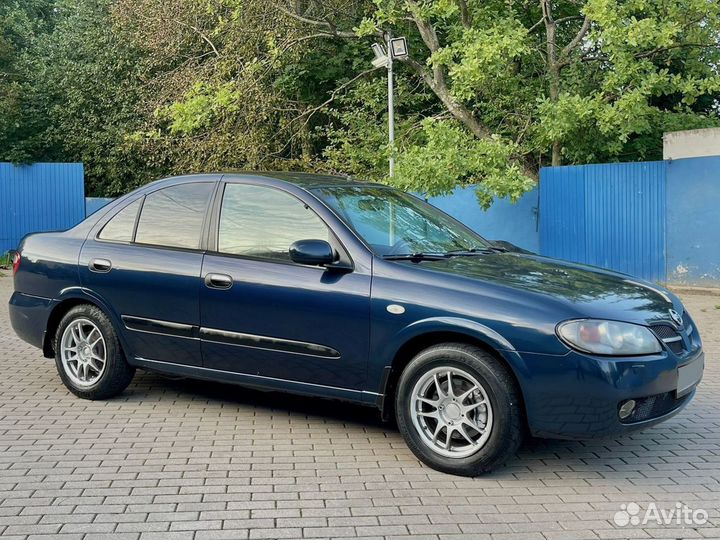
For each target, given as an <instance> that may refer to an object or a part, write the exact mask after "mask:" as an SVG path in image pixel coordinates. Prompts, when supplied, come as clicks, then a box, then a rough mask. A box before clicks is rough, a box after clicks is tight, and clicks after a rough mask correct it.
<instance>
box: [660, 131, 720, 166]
mask: <svg viewBox="0 0 720 540" xmlns="http://www.w3.org/2000/svg"><path fill="white" fill-rule="evenodd" d="M705 156H720V128H707V129H690V130H687V131H672V132H670V133H665V135H663V159H681V158H691V157H705Z"/></svg>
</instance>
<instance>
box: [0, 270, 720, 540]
mask: <svg viewBox="0 0 720 540" xmlns="http://www.w3.org/2000/svg"><path fill="white" fill-rule="evenodd" d="M11 288H12V280H11V279H10V278H9V277H7V276H6V277H3V278H0V304H1V305H0V536H1V537H2V538H3V540H10V539H16V538H17V539H27V538H31V539H39V538H58V539H67V540H70V539H88V540H89V539H95V538H117V539H124V538H127V539H131V540H137V539H140V540H151V539H191V540H203V539H221V538H229V539H245V538H251V539H256V538H347V537H352V538H360V537H362V538H402V537H412V538H414V539H450V538H471V539H492V540H501V539H513V540H515V539H517V540H521V539H528V540H534V539H540V540H542V539H547V540H560V539H571V540H581V539H584V538H593V539H597V538H607V539H610V538H720V417H719V416H718V410H720V365H719V362H718V361H719V360H720V296H712V295H696V294H693V295H689V294H685V295H683V296H684V300H685V302H686V305H687V307H688V309H689V310H690V312H691V313H692V314H693V315H694V317H695V319H696V321H697V323H698V326H699V327H700V330H701V335H702V337H703V339H704V343H705V349H706V354H707V360H706V362H707V367H706V372H705V378H704V381H703V383H702V385H701V387H700V390H699V392H698V395H697V396H696V399H695V400H694V402H693V403H692V404H690V405H689V407H688V408H687V409H686V410H685V411H684V412H683V413H681V414H680V415H679V416H676V417H675V418H673V419H671V420H669V421H667V422H666V423H664V424H661V425H660V426H657V427H654V428H651V429H648V430H646V431H644V432H641V433H638V434H635V435H632V436H628V437H624V438H620V439H616V440H603V441H593V442H584V443H583V442H567V441H542V440H535V439H533V440H530V441H528V442H526V443H525V445H524V446H523V448H522V449H521V451H520V453H519V454H518V455H517V456H515V457H514V458H513V459H511V460H510V462H509V463H508V465H507V466H506V467H504V468H503V469H502V470H500V471H497V472H496V473H494V474H491V475H488V476H484V477H481V478H474V479H469V478H460V477H454V476H450V475H445V474H442V473H438V472H435V471H433V470H431V469H429V468H427V467H425V466H423V465H422V464H420V463H419V462H418V461H417V460H416V459H415V458H414V457H413V456H412V454H411V453H410V452H409V451H408V450H407V448H406V447H405V444H404V443H403V441H402V439H401V438H400V436H399V434H398V432H397V430H396V429H395V428H394V427H393V426H389V425H385V424H382V423H381V422H380V421H379V419H378V415H377V413H376V412H375V411H374V410H373V409H366V408H362V407H355V406H351V405H347V404H339V403H336V402H331V401H324V400H317V399H310V398H301V397H293V396H288V395H283V394H277V393H261V392H256V391H251V390H247V389H242V388H240V387H234V386H229V385H222V384H209V383H205V382H195V381H177V380H171V379H167V378H163V377H160V376H158V375H153V374H148V373H143V372H138V374H137V376H136V378H135V381H134V382H133V384H132V385H131V386H130V388H128V390H127V391H126V392H125V393H124V394H123V395H122V396H121V397H119V398H116V399H112V400H108V401H101V402H90V401H83V400H80V399H78V398H75V397H74V396H72V395H71V394H70V393H69V392H68V391H67V390H66V389H65V388H64V387H63V385H62V384H61V382H60V379H59V378H58V376H57V373H56V371H55V366H54V364H53V363H52V361H49V360H46V359H44V358H43V357H42V354H41V353H40V351H39V350H37V349H34V348H32V347H30V346H29V345H26V344H25V343H23V342H22V341H20V340H19V339H18V338H17V337H16V336H15V335H14V333H13V332H12V329H11V328H10V324H9V321H8V315H7V309H6V307H5V306H6V303H7V300H8V298H9V296H10V293H11ZM629 503H636V504H638V505H639V507H640V513H639V516H640V517H642V516H643V515H644V514H645V511H646V509H647V508H648V507H649V506H650V505H651V503H655V504H656V506H657V509H658V511H659V510H663V511H665V512H668V511H671V510H673V509H675V507H676V504H677V503H680V504H686V505H687V506H688V507H690V508H691V509H693V510H705V511H706V512H707V513H708V522H707V523H706V524H704V525H698V524H691V525H685V524H683V523H680V524H678V523H676V522H675V521H673V522H672V523H671V524H669V525H658V524H657V523H655V522H653V521H652V520H651V521H650V522H648V523H646V524H644V525H643V524H642V523H641V524H638V525H633V524H629V525H627V526H619V525H617V524H616V523H615V521H614V518H615V516H616V513H617V512H619V511H621V505H623V504H625V505H627V504H629ZM630 509H631V510H632V509H634V507H632V506H631V507H630ZM623 516H624V517H628V515H627V514H623V515H620V517H623ZM698 517H702V514H700V515H699V516H698Z"/></svg>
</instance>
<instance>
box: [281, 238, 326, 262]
mask: <svg viewBox="0 0 720 540" xmlns="http://www.w3.org/2000/svg"><path fill="white" fill-rule="evenodd" d="M290 259H291V260H292V261H293V262H295V263H298V264H309V265H313V266H325V265H328V264H332V263H334V262H335V259H336V257H335V250H334V249H333V247H332V246H331V245H330V243H329V242H326V241H325V240H298V241H297V242H293V243H292V244H291V245H290Z"/></svg>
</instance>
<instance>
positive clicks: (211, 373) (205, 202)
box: [10, 173, 704, 475]
mask: <svg viewBox="0 0 720 540" xmlns="http://www.w3.org/2000/svg"><path fill="white" fill-rule="evenodd" d="M13 266H14V286H15V292H14V294H13V295H12V298H11V300H10V316H11V321H12V324H13V327H14V329H15V331H16V332H17V334H18V335H19V336H20V337H21V338H22V339H24V340H26V341H27V342H29V343H31V344H33V345H35V346H37V347H39V348H41V349H42V351H43V353H44V355H45V356H46V357H48V358H54V359H55V364H56V366H57V370H58V373H59V375H60V378H61V379H62V381H63V383H64V384H65V385H66V386H67V388H68V389H69V390H70V391H71V392H73V393H74V394H76V395H77V396H79V397H80V398H84V399H108V398H111V397H113V396H116V395H118V394H120V393H122V392H123V391H124V390H125V388H126V387H127V386H128V385H129V384H130V382H131V380H132V378H133V375H134V373H135V370H136V369H144V370H153V371H157V372H162V373H167V374H172V375H176V376H187V377H195V378H199V379H208V380H215V381H222V382H227V383H236V384H238V385H240V386H246V387H256V388H262V389H269V390H278V391H286V392H295V393H302V394H309V395H313V396H319V397H324V398H334V399H342V400H349V401H353V402H357V403H361V404H366V405H369V406H373V407H377V408H378V409H379V410H380V411H381V414H382V415H383V417H384V418H386V419H389V418H391V417H392V416H394V417H395V418H396V419H397V424H398V426H399V429H400V432H401V433H402V436H403V437H404V438H405V440H406V441H407V444H408V446H409V447H410V449H411V450H412V451H413V452H414V453H415V455H416V456H417V457H418V458H419V459H420V460H422V461H423V462H425V463H427V464H428V465H430V466H431V467H434V468H436V469H438V470H441V471H446V472H450V473H454V474H461V475H477V474H480V473H483V472H486V471H490V470H492V469H494V468H496V467H498V466H499V465H500V464H502V463H503V462H504V461H505V460H506V459H508V457H510V456H512V455H513V454H514V453H515V451H516V450H517V449H518V446H519V444H520V441H521V438H522V435H523V433H526V432H529V433H530V434H532V435H535V436H540V437H550V438H573V439H586V438H596V437H608V436H616V435H620V434H623V433H627V432H630V431H632V430H637V429H640V428H645V427H648V426H651V425H653V424H656V423H658V422H661V421H663V420H665V419H667V418H669V417H671V416H673V415H674V414H677V413H678V412H679V411H680V410H681V409H682V408H683V407H684V406H685V405H687V404H688V403H689V402H690V400H691V399H692V398H693V395H694V393H695V389H696V386H697V384H698V383H699V381H700V379H701V377H702V372H703V362H704V359H703V358H704V357H703V352H702V346H701V341H700V335H699V332H698V329H697V327H696V326H695V324H694V322H693V319H692V318H691V316H690V314H689V313H687V311H685V309H684V307H683V305H682V303H681V302H680V300H679V299H678V298H677V296H675V295H674V294H673V293H671V292H670V291H668V290H666V289H665V288H662V287H660V286H657V285H654V284H651V283H647V282H643V281H641V280H638V279H634V278H632V277H630V276H627V275H622V274H617V273H613V272H609V271H605V270H601V269H598V268H592V267H587V266H582V265H578V264H573V263H569V262H563V261H558V260H552V259H548V258H544V257H540V256H537V255H534V254H528V253H524V252H520V251H519V250H518V251H515V250H508V249H506V248H503V247H499V245H498V244H496V243H492V242H489V241H486V240H485V239H483V238H482V237H481V236H479V235H478V234H476V233H475V232H473V231H472V230H470V229H469V228H467V227H465V226H464V225H462V224H461V223H459V222H458V221H456V220H455V219H453V218H451V217H449V216H448V215H446V214H444V213H442V212H441V211H439V210H438V209H436V208H434V207H432V206H431V205H429V204H427V203H425V202H424V201H422V200H420V199H418V198H416V197H414V196H412V195H409V194H406V193H404V192H401V191H398V190H396V189H393V188H390V187H387V186H383V185H378V184H371V183H362V182H355V181H350V180H347V179H344V178H337V177H331V176H319V175H304V174H293V173H251V174H210V175H193V176H184V177H176V178H170V179H165V180H161V181H158V182H155V183H152V184H148V185H146V186H144V187H142V188H140V189H138V190H136V191H133V192H132V193H129V194H128V195H125V196H123V197H121V198H119V199H117V200H115V201H114V202H112V203H111V204H110V205H108V206H106V207H105V208H103V209H102V210H100V211H98V212H97V213H95V214H93V215H91V216H90V217H88V218H87V219H86V220H85V221H83V222H82V223H80V224H79V225H77V226H75V227H74V228H72V229H70V230H68V231H65V232H57V233H41V234H32V235H29V236H27V237H25V238H24V239H23V241H22V242H21V244H20V246H19V249H18V252H17V254H16V256H15V259H14V265H13ZM239 391H241V390H239Z"/></svg>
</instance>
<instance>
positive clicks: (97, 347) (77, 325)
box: [60, 319, 107, 387]
mask: <svg viewBox="0 0 720 540" xmlns="http://www.w3.org/2000/svg"><path fill="white" fill-rule="evenodd" d="M60 357H61V359H62V365H63V369H64V370H65V373H66V374H67V376H68V377H69V378H70V380H71V381H72V382H73V383H74V384H75V385H77V386H81V387H88V386H92V385H94V384H95V383H96V382H98V380H100V377H102V375H103V373H104V372H105V366H106V365H107V348H106V346H105V338H104V337H103V335H102V332H100V329H99V328H98V327H97V325H96V324H95V323H93V322H92V321H91V320H89V319H75V320H74V321H72V322H71V323H70V324H69V325H68V326H67V328H65V331H64V332H63V335H62V338H61V343H60Z"/></svg>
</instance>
